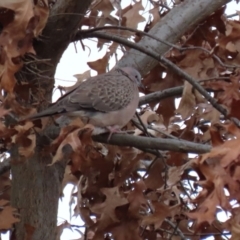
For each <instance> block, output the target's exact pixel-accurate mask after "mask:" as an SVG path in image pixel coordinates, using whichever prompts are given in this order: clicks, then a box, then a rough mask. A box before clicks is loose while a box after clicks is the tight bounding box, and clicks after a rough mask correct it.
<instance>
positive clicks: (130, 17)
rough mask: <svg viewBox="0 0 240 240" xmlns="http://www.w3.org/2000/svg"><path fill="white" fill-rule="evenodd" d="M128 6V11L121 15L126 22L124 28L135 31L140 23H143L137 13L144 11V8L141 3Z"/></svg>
mask: <svg viewBox="0 0 240 240" xmlns="http://www.w3.org/2000/svg"><path fill="white" fill-rule="evenodd" d="M130 6H131V7H130ZM130 6H129V10H128V11H127V12H125V13H124V14H123V18H125V19H126V22H125V26H126V27H130V28H134V29H135V28H137V26H138V24H139V23H140V22H144V21H145V18H144V17H143V16H142V15H140V13H139V11H141V10H144V8H143V6H142V2H141V1H139V2H137V3H135V4H134V5H130Z"/></svg>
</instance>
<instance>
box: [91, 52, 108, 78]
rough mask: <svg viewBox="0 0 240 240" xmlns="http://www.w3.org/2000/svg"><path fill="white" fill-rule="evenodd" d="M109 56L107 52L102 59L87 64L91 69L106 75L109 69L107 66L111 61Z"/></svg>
mask: <svg viewBox="0 0 240 240" xmlns="http://www.w3.org/2000/svg"><path fill="white" fill-rule="evenodd" d="M109 56H110V54H109V53H108V52H107V53H106V54H105V55H104V56H103V57H102V58H100V59H98V60H96V61H93V62H87V65H88V66H89V67H90V68H91V69H93V70H95V71H97V73H98V74H102V73H105V72H106V69H107V64H108V61H109Z"/></svg>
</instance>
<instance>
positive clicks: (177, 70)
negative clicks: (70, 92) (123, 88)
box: [76, 32, 240, 126]
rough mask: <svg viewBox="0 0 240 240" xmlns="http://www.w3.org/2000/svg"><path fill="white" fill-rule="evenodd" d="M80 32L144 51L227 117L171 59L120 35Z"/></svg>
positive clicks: (80, 36)
mask: <svg viewBox="0 0 240 240" xmlns="http://www.w3.org/2000/svg"><path fill="white" fill-rule="evenodd" d="M82 34H83V33H78V34H77V35H76V38H77V37H78V38H79V39H82V38H83V35H84V37H99V38H103V39H107V40H112V41H114V42H118V43H121V44H124V45H126V46H128V47H131V48H134V49H136V50H138V51H140V52H142V53H145V54H146V55H148V56H151V57H152V58H154V59H156V60H158V61H160V62H161V63H163V64H164V65H165V66H166V67H168V68H170V69H171V70H172V71H173V72H174V73H176V74H178V75H179V76H181V77H182V78H183V79H184V80H186V81H188V82H189V83H190V84H191V85H192V86H193V87H194V88H195V89H196V90H197V91H199V92H200V93H201V94H202V95H203V96H204V97H205V98H206V99H207V100H208V101H209V102H210V103H211V104H212V106H213V107H214V108H216V109H217V110H218V111H219V112H220V113H222V114H223V115H224V116H225V117H226V118H228V113H227V110H226V109H225V108H224V107H222V106H221V105H219V104H218V103H217V100H216V99H215V98H213V97H211V96H210V94H208V92H207V91H206V90H205V89H204V88H203V87H202V86H201V85H200V84H199V83H198V82H197V81H196V80H195V79H194V78H192V77H191V76H190V75H189V74H187V73H186V72H184V71H183V70H182V69H181V68H179V67H178V66H176V65H175V64H173V63H172V62H171V61H169V60H168V59H166V58H165V57H163V56H159V55H158V54H156V53H155V52H154V51H152V50H151V49H145V48H143V47H142V46H140V45H138V44H135V43H133V42H130V41H128V40H126V39H123V38H121V37H117V36H113V35H108V34H105V33H102V32H95V33H90V34H85V33H84V34H83V35H82ZM231 120H232V121H233V122H234V123H235V124H236V125H237V126H240V124H239V120H238V119H236V118H231Z"/></svg>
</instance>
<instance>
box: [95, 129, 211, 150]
mask: <svg viewBox="0 0 240 240" xmlns="http://www.w3.org/2000/svg"><path fill="white" fill-rule="evenodd" d="M108 135H109V134H102V135H96V136H93V137H92V139H93V140H94V141H97V142H101V143H106V144H113V145H118V146H129V147H135V148H141V149H145V148H148V149H159V150H165V151H175V152H188V153H206V152H209V151H210V150H211V146H210V145H203V144H198V143H193V142H189V141H185V140H175V139H166V138H151V137H140V136H133V135H129V134H128V135H127V134H113V135H112V137H111V139H110V141H109V142H108Z"/></svg>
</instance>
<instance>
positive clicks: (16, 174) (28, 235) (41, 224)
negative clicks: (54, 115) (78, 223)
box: [10, 0, 91, 240]
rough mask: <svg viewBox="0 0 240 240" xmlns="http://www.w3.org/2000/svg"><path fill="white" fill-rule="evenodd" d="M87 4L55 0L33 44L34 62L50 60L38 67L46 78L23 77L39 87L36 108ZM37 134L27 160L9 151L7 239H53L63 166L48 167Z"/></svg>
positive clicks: (48, 90) (42, 139)
mask: <svg viewBox="0 0 240 240" xmlns="http://www.w3.org/2000/svg"><path fill="white" fill-rule="evenodd" d="M90 4H91V0H87V1H79V0H70V1H65V0H58V1H57V3H56V4H55V6H54V8H53V9H52V11H51V14H50V17H49V21H48V23H47V25H46V27H45V29H44V31H43V34H42V36H41V37H40V40H36V41H35V43H34V47H35V50H36V52H37V57H38V58H40V59H51V60H50V62H49V64H47V65H41V66H38V68H40V69H41V72H42V73H41V74H42V75H43V74H44V76H46V78H44V77H43V78H41V77H39V76H33V74H31V73H28V74H25V75H24V76H25V79H24V80H25V81H26V80H27V81H29V82H30V81H33V80H32V79H34V81H38V83H39V91H42V92H43V95H44V97H45V100H46V101H45V104H42V105H41V106H39V108H44V107H46V106H47V104H48V102H50V101H51V97H52V89H53V85H54V74H55V70H56V66H57V64H58V62H59V60H60V58H61V56H62V53H63V52H64V51H65V49H66V48H67V46H68V44H69V42H70V39H71V37H72V34H74V33H75V31H77V29H78V26H79V24H80V22H81V19H82V18H83V16H84V14H85V12H86V10H87V9H88V8H89V6H90ZM68 13H69V14H68ZM74 13H75V14H74ZM41 134H42V135H38V134H37V136H36V138H37V140H36V149H35V154H34V155H33V156H32V157H31V158H29V159H27V160H26V159H24V161H23V159H21V157H20V156H19V154H18V149H17V146H14V147H13V148H12V149H11V151H10V154H11V167H12V193H11V204H12V206H13V207H15V208H17V209H19V212H20V222H19V223H18V224H16V228H15V231H14V233H13V234H12V237H11V239H17V240H24V239H31V240H44V239H46V240H55V239H56V224H57V212H58V200H59V196H60V191H61V189H60V187H61V181H62V178H63V174H64V170H65V165H66V162H65V163H60V164H59V163H58V164H54V165H53V166H48V164H49V163H51V161H52V159H51V156H50V154H46V153H44V146H46V145H47V144H48V145H49V144H50V141H49V139H48V137H46V136H47V133H46V132H45V133H41Z"/></svg>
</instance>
